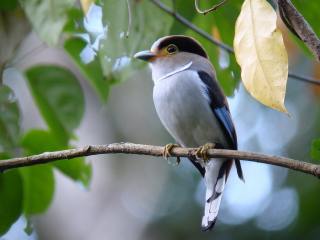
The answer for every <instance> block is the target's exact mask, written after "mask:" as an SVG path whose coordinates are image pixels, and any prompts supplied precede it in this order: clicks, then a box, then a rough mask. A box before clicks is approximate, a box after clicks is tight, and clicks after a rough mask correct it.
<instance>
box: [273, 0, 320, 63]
mask: <svg viewBox="0 0 320 240" xmlns="http://www.w3.org/2000/svg"><path fill="white" fill-rule="evenodd" d="M278 7H279V12H280V16H281V18H282V20H283V22H284V23H285V24H286V26H287V27H288V29H289V30H291V32H293V33H294V34H295V35H297V36H298V37H299V38H300V39H301V40H302V41H303V42H304V43H305V45H306V46H307V47H308V48H309V49H310V51H311V52H312V53H313V54H314V56H315V57H316V59H317V60H318V61H320V39H319V38H318V36H317V35H316V34H315V32H314V31H313V29H312V27H311V26H310V25H309V23H308V22H307V21H306V20H305V18H304V17H303V16H302V15H301V13H300V12H299V11H298V10H297V9H296V8H295V6H294V5H293V4H292V3H291V1H290V0H278Z"/></svg>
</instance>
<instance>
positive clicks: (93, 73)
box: [64, 38, 111, 101]
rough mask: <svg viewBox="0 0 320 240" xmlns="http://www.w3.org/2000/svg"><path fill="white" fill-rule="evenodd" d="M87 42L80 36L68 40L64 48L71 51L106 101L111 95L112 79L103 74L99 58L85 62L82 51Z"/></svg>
mask: <svg viewBox="0 0 320 240" xmlns="http://www.w3.org/2000/svg"><path fill="white" fill-rule="evenodd" d="M86 46H87V43H86V42H85V41H84V40H82V39H80V38H70V39H68V40H66V42H65V44H64V49H65V50H66V51H67V52H68V53H69V55H70V57H71V58H72V60H73V61H74V62H75V63H76V65H77V66H78V67H79V69H80V70H81V72H82V74H83V75H84V76H85V77H86V79H87V80H88V81H89V83H90V84H91V86H92V87H93V88H94V90H95V91H96V92H97V94H98V96H99V97H100V99H101V100H102V101H106V100H107V97H108V95H109V89H110V84H111V82H110V81H107V80H106V78H105V77H104V76H103V72H102V68H101V65H100V62H99V61H98V59H93V60H92V61H91V62H89V63H87V64H85V63H84V62H83V60H82V59H81V53H82V51H84V50H85V47H86Z"/></svg>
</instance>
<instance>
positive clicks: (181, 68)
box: [155, 61, 192, 82]
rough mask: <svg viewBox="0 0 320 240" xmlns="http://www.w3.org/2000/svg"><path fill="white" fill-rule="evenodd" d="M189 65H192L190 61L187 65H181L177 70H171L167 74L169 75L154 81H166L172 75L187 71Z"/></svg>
mask: <svg viewBox="0 0 320 240" xmlns="http://www.w3.org/2000/svg"><path fill="white" fill-rule="evenodd" d="M191 65H192V61H191V62H189V63H187V64H185V65H183V66H182V67H180V68H178V69H175V70H173V71H172V72H169V73H167V74H165V75H164V76H162V77H161V78H158V79H156V80H155V82H159V81H161V80H163V79H166V78H168V77H170V76H172V75H174V74H176V73H179V72H182V71H184V70H187V69H188V68H189V67H191Z"/></svg>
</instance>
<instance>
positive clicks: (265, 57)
mask: <svg viewBox="0 0 320 240" xmlns="http://www.w3.org/2000/svg"><path fill="white" fill-rule="evenodd" d="M276 21H277V14H276V12H275V11H274V10H273V8H272V7H271V5H270V4H269V3H268V2H267V1H266V0H245V1H244V3H243V5H242V8H241V12H240V15H239V17H238V19H237V22H236V29H235V37H234V42H233V45H234V50H235V55H236V59H237V62H238V63H239V65H240V66H241V78H242V81H243V83H244V85H245V87H246V89H247V90H248V91H249V93H250V94H251V95H252V96H253V97H254V98H256V99H257V100H258V101H260V102H261V103H263V104H265V105H266V106H268V107H271V108H274V109H277V110H279V111H282V112H287V110H286V108H285V106H284V99H285V93H286V84H287V79H288V56H287V51H286V49H285V46H284V43H283V39H282V35H281V32H280V31H279V29H278V28H277V25H276Z"/></svg>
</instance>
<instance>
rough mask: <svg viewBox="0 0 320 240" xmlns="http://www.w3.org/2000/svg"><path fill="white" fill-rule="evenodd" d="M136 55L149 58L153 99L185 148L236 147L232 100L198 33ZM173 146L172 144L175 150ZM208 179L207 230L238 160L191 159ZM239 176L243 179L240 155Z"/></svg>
mask: <svg viewBox="0 0 320 240" xmlns="http://www.w3.org/2000/svg"><path fill="white" fill-rule="evenodd" d="M134 57H135V58H138V59H141V60H145V61H148V62H149V65H150V67H151V71H152V79H153V81H154V88H153V101H154V105H155V108H156V111H157V113H158V115H159V118H160V120H161V122H162V124H163V125H164V126H165V128H166V129H167V130H168V132H169V133H170V134H171V135H172V136H173V138H174V139H175V140H176V141H177V142H178V143H179V144H180V145H182V146H183V147H198V146H203V145H204V146H206V147H202V148H201V149H200V150H201V151H200V152H201V153H202V156H203V157H205V151H206V150H207V148H208V147H209V145H208V143H213V144H214V145H215V146H216V147H217V148H225V149H237V136H236V132H235V128H234V125H233V122H232V119H231V115H230V112H229V107H228V103H227V100H226V97H225V96H224V94H223V92H222V90H221V88H220V87H219V85H218V82H217V79H216V75H215V70H214V68H213V66H212V65H211V63H210V61H209V59H208V55H207V54H206V52H205V50H204V49H203V47H202V46H201V45H200V44H199V43H198V42H197V41H196V40H195V39H193V38H191V37H187V36H182V35H175V36H166V37H163V38H160V39H159V40H157V41H156V42H155V43H154V44H153V45H152V47H151V50H150V51H142V52H139V53H136V54H135V55H134ZM171 148H172V145H171V146H170V145H169V146H168V148H167V150H168V151H170V149H171ZM190 160H191V162H192V163H193V165H194V166H195V167H196V168H197V169H198V170H199V171H200V173H201V175H202V176H203V177H204V179H205V184H206V197H205V200H206V203H205V210H204V216H203V218H202V224H201V225H202V229H203V230H210V229H212V228H213V226H214V224H215V222H216V219H217V215H218V210H219V206H220V202H221V197H222V193H223V190H224V187H225V183H226V181H227V178H228V174H229V172H230V169H231V166H232V163H233V159H228V160H226V159H214V160H212V161H197V159H190ZM235 163H236V168H237V173H238V176H239V177H240V178H241V179H243V173H242V169H241V165H240V161H239V160H235Z"/></svg>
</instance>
